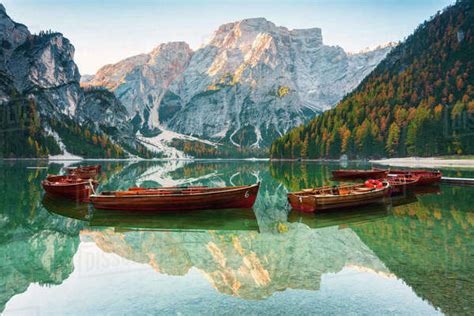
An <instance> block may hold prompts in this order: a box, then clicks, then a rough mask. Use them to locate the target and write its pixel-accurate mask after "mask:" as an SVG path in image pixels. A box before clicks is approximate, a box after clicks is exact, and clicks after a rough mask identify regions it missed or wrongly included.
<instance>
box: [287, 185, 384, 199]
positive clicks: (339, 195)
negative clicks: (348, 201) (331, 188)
mask: <svg viewBox="0 0 474 316" xmlns="http://www.w3.org/2000/svg"><path fill="white" fill-rule="evenodd" d="M386 183H387V185H386V186H384V187H383V188H380V189H376V188H375V189H374V190H372V191H366V192H355V193H350V194H344V195H341V194H337V195H336V194H327V195H322V194H311V192H303V191H298V192H289V193H288V194H287V195H288V196H290V195H294V196H298V197H302V198H304V197H312V198H331V199H332V198H341V197H342V198H343V197H348V196H353V195H358V196H360V195H364V194H374V193H378V192H382V191H385V190H389V189H390V188H392V185H390V183H388V182H386ZM360 186H361V187H363V186H364V185H363V184H360Z"/></svg>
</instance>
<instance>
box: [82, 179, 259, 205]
mask: <svg viewBox="0 0 474 316" xmlns="http://www.w3.org/2000/svg"><path fill="white" fill-rule="evenodd" d="M259 186H260V182H258V183H255V184H252V185H249V186H240V187H238V188H232V189H228V190H221V191H214V192H199V193H190V194H132V195H120V196H117V195H103V194H102V193H99V194H91V195H90V196H89V197H90V198H91V201H92V198H115V199H117V198H120V199H121V198H153V197H160V198H162V197H188V196H200V195H212V194H222V193H229V192H236V191H243V190H249V189H253V188H255V187H259ZM112 192H114V191H112ZM115 192H120V191H115Z"/></svg>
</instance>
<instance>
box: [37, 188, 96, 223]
mask: <svg viewBox="0 0 474 316" xmlns="http://www.w3.org/2000/svg"><path fill="white" fill-rule="evenodd" d="M41 203H42V204H43V207H44V208H45V209H46V210H48V211H49V212H50V213H54V214H58V215H61V216H64V217H69V218H73V219H78V220H82V221H87V220H88V215H89V204H87V203H80V202H76V201H72V200H69V199H66V198H58V197H57V196H51V195H49V194H45V195H44V197H43V200H42V201H41Z"/></svg>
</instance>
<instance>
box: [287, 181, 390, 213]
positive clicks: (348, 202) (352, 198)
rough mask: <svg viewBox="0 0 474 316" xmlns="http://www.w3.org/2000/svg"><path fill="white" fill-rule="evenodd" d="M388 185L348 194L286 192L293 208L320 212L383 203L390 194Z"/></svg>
mask: <svg viewBox="0 0 474 316" xmlns="http://www.w3.org/2000/svg"><path fill="white" fill-rule="evenodd" d="M390 191H391V188H390V186H389V185H387V186H386V187H384V188H382V189H378V190H375V191H372V192H366V193H358V194H348V195H330V196H320V195H299V194H297V193H288V202H289V203H290V205H291V207H292V208H293V209H295V210H298V211H302V212H320V211H326V210H333V209H344V208H348V207H354V206H362V205H369V204H377V203H385V202H386V197H387V196H389V195H390Z"/></svg>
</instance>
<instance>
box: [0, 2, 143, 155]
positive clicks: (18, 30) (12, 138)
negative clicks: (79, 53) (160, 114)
mask: <svg viewBox="0 0 474 316" xmlns="http://www.w3.org/2000/svg"><path fill="white" fill-rule="evenodd" d="M0 41H1V47H0V101H1V105H0V110H1V111H2V115H3V116H2V117H6V118H9V119H8V120H2V122H1V126H0V129H1V133H2V137H1V141H0V156H1V157H47V156H51V155H65V154H76V155H80V156H86V157H91V156H92V157H125V156H127V155H129V153H130V152H131V153H133V154H136V153H138V152H145V151H144V149H143V146H141V145H138V144H137V143H136V141H135V138H134V132H133V128H132V126H131V124H130V123H129V120H128V119H127V117H126V115H122V114H123V113H124V111H125V109H124V108H123V105H122V104H121V103H120V101H119V100H117V99H116V98H115V96H114V95H113V94H110V93H108V95H106V96H98V94H102V95H104V94H107V91H102V92H99V91H94V92H92V91H84V89H82V88H81V87H80V77H81V76H80V74H79V69H78V67H77V65H76V64H75V63H74V46H73V45H72V44H71V43H70V42H69V40H68V39H67V38H65V37H64V36H63V35H62V34H61V33H58V32H52V31H46V32H40V33H39V34H31V33H30V32H29V31H28V29H27V27H26V26H24V25H22V24H19V23H16V22H14V21H13V20H12V19H11V18H10V17H9V16H8V15H7V13H6V11H5V8H4V7H3V6H1V7H0ZM106 114H109V115H106ZM111 130H116V132H115V133H111V132H110V131H111ZM125 148H126V149H125Z"/></svg>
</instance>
